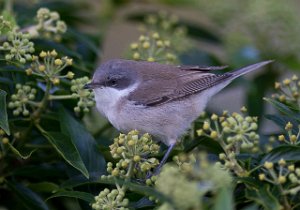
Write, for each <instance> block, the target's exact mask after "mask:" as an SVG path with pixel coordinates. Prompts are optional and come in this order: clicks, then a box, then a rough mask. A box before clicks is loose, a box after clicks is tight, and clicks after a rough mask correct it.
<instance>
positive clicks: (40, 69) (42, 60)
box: [25, 50, 74, 85]
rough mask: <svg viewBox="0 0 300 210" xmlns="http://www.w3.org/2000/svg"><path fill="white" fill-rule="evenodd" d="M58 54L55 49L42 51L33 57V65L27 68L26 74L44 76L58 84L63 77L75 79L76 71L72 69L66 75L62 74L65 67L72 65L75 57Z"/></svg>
mask: <svg viewBox="0 0 300 210" xmlns="http://www.w3.org/2000/svg"><path fill="white" fill-rule="evenodd" d="M57 55H58V54H57V52H56V51H55V50H52V51H47V52H45V51H41V52H40V54H39V56H33V57H32V60H33V62H32V64H31V67H30V68H28V69H26V70H25V71H26V74H27V75H36V76H39V77H43V78H45V79H46V80H50V81H51V82H52V84H53V85H58V84H59V83H60V79H62V78H68V79H73V77H74V73H73V72H71V71H69V72H68V73H67V74H65V75H62V76H61V75H60V72H61V71H62V70H63V69H65V68H66V67H67V66H71V65H72V63H73V59H71V58H68V57H66V56H65V57H62V58H59V57H58V56H57Z"/></svg>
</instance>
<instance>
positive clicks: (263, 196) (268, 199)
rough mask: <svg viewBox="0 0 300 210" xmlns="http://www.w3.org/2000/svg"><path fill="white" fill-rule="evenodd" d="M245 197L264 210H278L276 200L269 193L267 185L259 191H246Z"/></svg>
mask: <svg viewBox="0 0 300 210" xmlns="http://www.w3.org/2000/svg"><path fill="white" fill-rule="evenodd" d="M246 197H247V198H248V199H250V200H253V201H255V202H256V203H257V204H260V205H262V206H263V208H264V209H265V210H280V209H281V205H280V204H279V202H278V199H277V198H276V197H275V196H274V195H273V194H272V193H271V192H270V189H269V187H268V185H266V186H263V187H261V188H260V189H259V190H249V189H247V190H246Z"/></svg>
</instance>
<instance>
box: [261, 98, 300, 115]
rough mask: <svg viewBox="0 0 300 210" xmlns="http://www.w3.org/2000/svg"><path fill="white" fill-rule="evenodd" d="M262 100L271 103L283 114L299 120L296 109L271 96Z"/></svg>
mask: <svg viewBox="0 0 300 210" xmlns="http://www.w3.org/2000/svg"><path fill="white" fill-rule="evenodd" d="M264 100H266V101H267V102H269V103H271V104H272V105H273V106H274V107H275V108H276V109H277V110H278V111H280V112H282V113H283V114H284V115H286V116H288V117H290V118H292V119H295V120H297V121H300V115H299V113H298V112H297V111H296V110H293V109H292V108H291V107H289V106H287V105H285V104H283V103H281V102H279V101H276V100H274V99H271V98H264Z"/></svg>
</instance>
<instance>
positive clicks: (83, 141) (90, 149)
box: [59, 108, 106, 176]
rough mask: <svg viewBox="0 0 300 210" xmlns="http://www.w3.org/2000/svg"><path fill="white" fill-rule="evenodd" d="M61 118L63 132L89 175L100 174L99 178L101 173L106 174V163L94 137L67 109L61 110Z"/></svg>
mask: <svg viewBox="0 0 300 210" xmlns="http://www.w3.org/2000/svg"><path fill="white" fill-rule="evenodd" d="M59 117H60V123H61V124H60V126H61V130H62V132H63V133H64V134H65V135H67V136H69V137H70V138H71V140H72V142H73V143H74V145H75V146H76V148H77V149H78V151H79V154H80V156H81V158H82V160H83V162H84V164H85V166H86V168H87V170H88V171H89V173H90V174H91V173H98V176H99V173H101V174H103V173H105V172H106V163H105V160H104V158H103V156H102V155H101V153H100V151H99V150H97V144H96V141H95V139H94V137H93V136H92V135H91V134H90V133H89V132H88V131H87V130H86V129H85V127H84V126H83V125H82V124H80V123H79V122H78V121H76V120H75V119H74V118H73V117H72V116H71V115H70V114H69V113H68V112H67V111H66V110H65V109H63V108H61V109H60V112H59Z"/></svg>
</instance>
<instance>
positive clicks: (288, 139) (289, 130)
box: [278, 122, 300, 145]
mask: <svg viewBox="0 0 300 210" xmlns="http://www.w3.org/2000/svg"><path fill="white" fill-rule="evenodd" d="M293 127H294V125H293V124H292V123H291V122H288V123H287V124H286V125H285V130H286V135H279V136H278V141H280V142H284V143H286V144H292V145H297V144H299V136H300V125H298V133H297V134H294V133H293V130H294V129H293Z"/></svg>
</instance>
